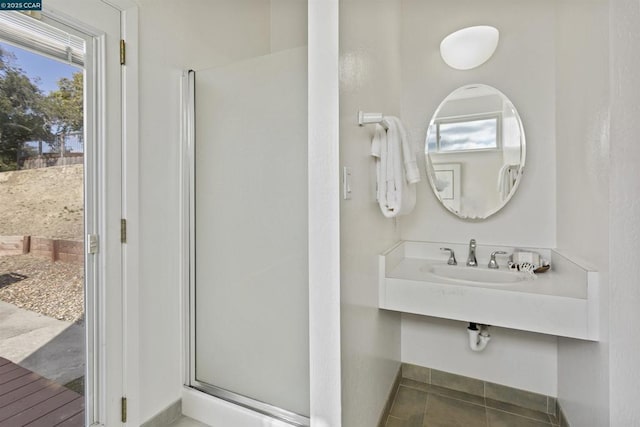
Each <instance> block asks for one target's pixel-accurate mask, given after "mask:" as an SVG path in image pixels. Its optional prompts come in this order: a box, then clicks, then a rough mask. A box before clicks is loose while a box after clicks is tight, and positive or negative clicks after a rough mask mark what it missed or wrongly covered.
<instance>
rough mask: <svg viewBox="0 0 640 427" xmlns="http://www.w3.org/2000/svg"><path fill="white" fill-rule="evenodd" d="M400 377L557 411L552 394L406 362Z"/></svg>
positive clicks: (535, 408) (552, 412) (501, 400)
mask: <svg viewBox="0 0 640 427" xmlns="http://www.w3.org/2000/svg"><path fill="white" fill-rule="evenodd" d="M402 377H403V378H407V379H410V380H414V381H420V382H423V383H427V384H431V385H435V386H440V387H445V388H448V389H452V390H457V391H462V392H465V393H469V394H473V395H476V396H481V397H485V398H487V399H493V400H497V401H500V402H505V403H509V404H513V405H517V406H521V407H523V408H528V409H532V410H534V411H538V412H544V413H547V414H551V415H556V414H557V412H556V408H557V407H558V404H557V399H556V398H555V397H553V396H547V395H544V394H540V393H534V392H531V391H527V390H521V389H518V388H514V387H509V386H505V385H502V384H496V383H492V382H489V381H483V380H479V379H477V378H471V377H466V376H464V375H458V374H452V373H450V372H445V371H439V370H437V369H432V368H427V367H423V366H418V365H411V364H408V363H403V364H402Z"/></svg>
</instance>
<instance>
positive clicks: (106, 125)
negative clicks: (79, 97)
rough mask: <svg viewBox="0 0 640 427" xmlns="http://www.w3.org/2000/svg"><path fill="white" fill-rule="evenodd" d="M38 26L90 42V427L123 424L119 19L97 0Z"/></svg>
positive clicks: (46, 12) (59, 3)
mask: <svg viewBox="0 0 640 427" xmlns="http://www.w3.org/2000/svg"><path fill="white" fill-rule="evenodd" d="M43 3H44V4H43V19H44V20H47V22H48V23H50V24H52V25H56V24H59V25H64V26H66V27H67V28H71V29H73V30H74V32H75V33H76V34H78V35H80V36H82V37H83V38H84V39H85V40H86V42H87V56H86V59H85V129H86V131H85V132H86V141H87V142H86V147H85V150H86V151H85V156H86V165H87V168H86V171H87V172H86V176H85V206H86V218H85V222H86V226H85V227H86V233H87V234H88V235H95V236H97V243H98V246H97V252H96V253H95V254H89V255H87V259H86V308H85V310H86V329H87V354H88V360H87V362H88V363H87V365H88V372H87V377H86V399H87V400H86V420H87V425H105V426H116V425H121V424H122V420H121V418H122V415H121V399H122V396H123V336H124V334H123V312H122V306H123V275H122V253H123V249H122V243H121V239H120V226H121V223H120V221H121V218H122V145H123V140H122V138H123V137H122V135H123V131H122V111H123V108H122V81H121V80H122V79H121V65H120V38H121V37H120V31H121V30H120V24H121V13H120V11H119V10H117V9H116V8H114V7H112V6H110V5H108V4H106V3H104V2H103V1H100V0H48V1H47V2H46V3H45V2H43Z"/></svg>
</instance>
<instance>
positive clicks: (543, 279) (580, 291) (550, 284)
mask: <svg viewBox="0 0 640 427" xmlns="http://www.w3.org/2000/svg"><path fill="white" fill-rule="evenodd" d="M430 264H431V265H443V266H445V267H451V268H469V269H473V268H477V269H479V270H486V269H487V267H464V266H460V265H459V264H458V266H448V265H447V263H446V262H443V261H441V260H430V259H422V258H403V259H402V260H401V261H400V262H399V263H398V265H396V267H395V268H393V269H392V270H391V271H387V274H386V277H389V278H394V279H405V280H416V281H426V282H430V283H441V284H443V285H447V286H465V287H467V286H471V287H479V288H489V289H499V290H501V291H507V292H526V293H532V294H542V295H555V296H561V297H569V298H581V299H586V298H587V287H586V283H585V284H584V285H583V286H572V283H566V282H563V280H562V276H561V275H559V274H557V273H556V272H555V271H554V270H553V266H552V267H551V270H550V271H548V272H546V273H540V274H536V275H535V277H533V278H531V280H523V281H521V282H514V283H509V284H502V283H501V284H497V285H491V284H489V283H478V284H467V283H456V282H455V281H453V280H452V281H448V280H447V279H446V278H442V280H438V279H439V278H438V277H436V276H433V275H429V274H426V273H424V272H423V271H422V270H423V268H424V267H425V266H427V265H430ZM501 269H502V268H501ZM504 270H506V268H504ZM514 274H515V273H514ZM573 285H575V284H573Z"/></svg>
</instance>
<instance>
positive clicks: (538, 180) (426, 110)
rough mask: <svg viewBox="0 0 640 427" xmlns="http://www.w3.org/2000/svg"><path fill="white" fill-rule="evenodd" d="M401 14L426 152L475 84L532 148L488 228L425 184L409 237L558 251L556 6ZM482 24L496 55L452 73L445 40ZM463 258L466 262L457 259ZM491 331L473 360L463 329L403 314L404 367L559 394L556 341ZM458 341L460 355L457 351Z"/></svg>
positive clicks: (507, 4) (510, 4)
mask: <svg viewBox="0 0 640 427" xmlns="http://www.w3.org/2000/svg"><path fill="white" fill-rule="evenodd" d="M402 12H403V13H402V26H401V27H402V45H401V46H402V94H403V96H402V118H403V120H404V121H405V124H406V125H407V128H408V131H409V134H410V137H411V138H412V139H413V142H414V143H415V145H416V147H418V149H419V150H420V152H422V150H423V147H424V140H425V136H426V130H427V125H428V123H429V121H430V119H431V116H432V115H433V113H434V112H435V110H436V108H437V107H438V105H439V104H440V102H441V101H442V100H443V99H444V98H445V97H446V96H447V95H448V94H449V93H450V92H451V91H453V90H454V89H456V88H458V87H460V86H463V85H466V84H472V83H483V84H488V85H490V86H493V87H495V88H497V89H498V90H500V91H501V92H503V93H504V94H505V95H506V96H507V97H508V98H509V99H510V100H511V102H513V104H514V105H515V107H516V109H517V110H518V112H519V114H520V116H521V118H522V121H523V126H524V130H525V134H526V141H527V160H526V166H525V172H524V177H523V180H522V182H521V185H520V187H519V188H518V192H517V194H516V195H515V196H514V197H513V198H512V199H511V201H510V202H509V203H508V204H507V206H506V207H505V208H504V209H502V210H501V211H500V212H498V213H497V214H495V215H494V216H492V217H490V218H489V219H487V220H484V221H482V222H469V221H463V220H460V219H458V218H457V217H455V216H453V215H452V214H450V213H449V212H448V211H447V210H445V209H444V208H443V207H442V206H441V205H440V204H439V203H438V201H437V199H436V198H435V196H434V195H433V192H432V190H431V188H430V186H429V184H428V182H427V181H426V180H424V181H422V182H421V183H420V184H419V186H418V200H417V206H416V210H415V211H414V213H413V214H411V215H410V216H408V217H406V218H402V220H401V221H400V234H401V237H402V239H403V240H426V241H442V242H455V243H463V242H468V241H469V239H471V238H475V239H476V240H477V241H478V244H479V245H483V244H504V245H515V246H533V247H555V243H556V242H555V236H556V226H555V224H556V222H555V212H556V201H555V182H556V179H555V161H556V160H555V145H556V141H555V135H554V129H555V33H554V31H555V9H554V2H553V1H548V0H545V1H536V2H533V1H528V0H518V1H503V0H491V1H488V2H482V3H478V2H475V1H467V0H463V1H456V2H447V1H441V0H430V1H417V0H403V2H402ZM523 17H526V19H523ZM480 24H486V25H493V26H495V27H497V28H498V29H499V30H500V43H499V45H498V48H497V50H496V53H495V54H494V56H493V57H492V58H491V59H490V60H489V61H488V62H487V63H485V64H484V65H482V66H480V67H478V68H476V69H473V70H469V71H456V70H453V69H451V68H449V67H448V66H447V65H446V64H444V62H443V61H442V59H441V57H440V52H439V45H440V41H441V40H442V39H443V38H444V37H445V36H446V35H447V34H449V33H451V32H453V31H455V30H458V29H460V28H463V27H465V26H470V25H480ZM465 257H466V254H458V259H460V258H462V259H465ZM492 330H494V332H493V333H494V338H493V339H492V341H491V343H490V344H489V349H487V350H486V351H489V352H490V353H486V352H485V353H478V354H475V353H474V354H471V353H467V352H465V351H464V349H463V348H462V347H464V346H465V345H467V341H466V332H465V331H464V325H462V324H461V323H459V322H452V321H443V320H435V319H430V318H427V317H414V316H403V319H402V360H403V361H405V362H411V363H417V364H421V365H425V366H430V367H434V368H437V369H443V370H446V371H450V372H454V373H459V374H462V375H469V376H472V377H477V378H482V379H484V380H487V381H492V382H496V383H500V384H505V385H508V386H512V387H518V388H522V389H526V390H531V391H535V392H540V393H544V394H549V395H555V394H556V392H557V380H556V364H557V346H556V342H557V340H556V338H555V337H551V336H544V335H538V334H527V333H522V332H513V331H508V330H501V329H496V328H492ZM413 340H417V342H413ZM458 341H459V342H458ZM430 343H447V345H438V344H430ZM455 343H458V345H459V346H460V352H453V353H452V352H451V348H452V347H451V346H454V345H456V344H455ZM523 348H526V349H527V352H526V354H522V349H523ZM487 354H493V355H495V357H488V356H487ZM508 360H514V361H516V360H517V361H520V360H522V363H523V366H526V367H523V368H521V369H518V368H517V367H516V366H514V365H511V364H509V363H506V361H508ZM505 363H506V364H505ZM478 366H482V369H477V367H478ZM474 368H476V369H474Z"/></svg>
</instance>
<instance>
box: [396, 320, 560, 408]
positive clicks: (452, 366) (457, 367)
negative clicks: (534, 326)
mask: <svg viewBox="0 0 640 427" xmlns="http://www.w3.org/2000/svg"><path fill="white" fill-rule="evenodd" d="M467 326H468V323H465V322H457V321H450V320H446V319H438V318H425V317H424V316H414V315H410V314H403V315H402V361H403V362H406V363H412V364H414V365H419V366H428V367H430V368H434V369H438V370H441V371H446V372H455V373H457V374H460V375H465V376H468V377H472V378H478V379H481V380H485V381H490V382H494V383H498V384H507V385H509V386H511V387H516V388H520V389H524V390H529V391H533V392H536V393H542V394H546V395H552V396H554V395H555V394H556V374H557V370H558V366H557V356H556V350H557V338H556V337H553V336H550V335H543V334H535V333H531V332H524V331H517V330H514V329H505V328H497V327H491V328H490V333H491V342H490V343H489V345H488V346H487V348H486V349H485V350H484V351H482V352H480V353H476V352H474V351H472V350H471V349H470V348H469V335H468V334H467Z"/></svg>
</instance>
